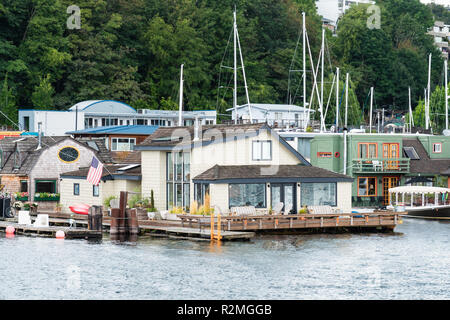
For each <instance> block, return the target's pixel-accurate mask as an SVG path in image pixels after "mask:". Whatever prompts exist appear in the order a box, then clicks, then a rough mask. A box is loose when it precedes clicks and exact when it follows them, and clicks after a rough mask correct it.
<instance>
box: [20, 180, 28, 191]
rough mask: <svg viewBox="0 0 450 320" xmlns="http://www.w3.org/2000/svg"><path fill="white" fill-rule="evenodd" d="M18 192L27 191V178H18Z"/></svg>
mask: <svg viewBox="0 0 450 320" xmlns="http://www.w3.org/2000/svg"><path fill="white" fill-rule="evenodd" d="M20 192H28V180H20Z"/></svg>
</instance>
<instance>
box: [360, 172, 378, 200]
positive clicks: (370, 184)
mask: <svg viewBox="0 0 450 320" xmlns="http://www.w3.org/2000/svg"><path fill="white" fill-rule="evenodd" d="M376 195H377V178H375V177H359V178H358V196H359V197H375V196H376Z"/></svg>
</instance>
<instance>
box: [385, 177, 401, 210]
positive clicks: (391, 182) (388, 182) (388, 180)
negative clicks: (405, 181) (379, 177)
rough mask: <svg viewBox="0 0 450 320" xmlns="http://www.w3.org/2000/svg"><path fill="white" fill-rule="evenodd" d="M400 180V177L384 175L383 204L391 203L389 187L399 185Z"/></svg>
mask: <svg viewBox="0 0 450 320" xmlns="http://www.w3.org/2000/svg"><path fill="white" fill-rule="evenodd" d="M399 181H400V179H399V178H398V177H383V204H384V205H385V206H388V205H389V204H390V203H391V199H390V194H389V189H390V188H394V187H398V184H399Z"/></svg>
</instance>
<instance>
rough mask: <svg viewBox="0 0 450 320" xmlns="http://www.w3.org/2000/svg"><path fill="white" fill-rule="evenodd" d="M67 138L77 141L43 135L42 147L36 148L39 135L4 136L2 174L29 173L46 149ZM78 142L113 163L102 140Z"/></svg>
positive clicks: (2, 142)
mask: <svg viewBox="0 0 450 320" xmlns="http://www.w3.org/2000/svg"><path fill="white" fill-rule="evenodd" d="M65 139H71V140H74V141H77V140H75V139H73V138H71V137H68V136H51V137H49V136H43V137H41V148H40V149H39V150H36V149H37V147H38V145H39V139H38V138H37V137H33V136H22V137H5V138H3V139H2V140H0V150H1V151H2V157H3V159H2V164H3V167H2V168H1V169H0V174H18V175H27V174H28V173H29V172H30V171H31V170H32V168H33V167H34V165H35V163H36V162H37V161H38V159H39V157H40V155H41V153H42V152H43V151H44V150H46V149H47V148H49V147H51V146H53V145H55V144H57V143H59V142H61V141H63V140H65ZM78 142H79V143H82V144H84V145H85V146H86V147H87V148H90V149H93V150H94V152H96V154H97V156H98V158H99V160H100V161H101V162H103V163H112V158H111V155H110V154H109V152H108V150H107V149H106V148H105V146H104V143H103V142H102V141H97V142H96V143H95V145H92V146H90V145H88V144H86V143H83V142H82V141H78ZM93 146H95V147H93ZM96 148H97V149H98V150H97V149H96ZM16 151H17V159H16V161H17V162H18V166H17V168H16V166H15V160H14V157H15V156H14V154H15V152H16Z"/></svg>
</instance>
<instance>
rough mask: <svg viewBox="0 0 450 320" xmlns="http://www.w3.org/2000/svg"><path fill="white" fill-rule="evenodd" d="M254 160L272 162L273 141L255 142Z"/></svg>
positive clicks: (253, 147)
mask: <svg viewBox="0 0 450 320" xmlns="http://www.w3.org/2000/svg"><path fill="white" fill-rule="evenodd" d="M252 159H253V160H272V141H270V140H269V141H259V140H258V141H253V144H252Z"/></svg>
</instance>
